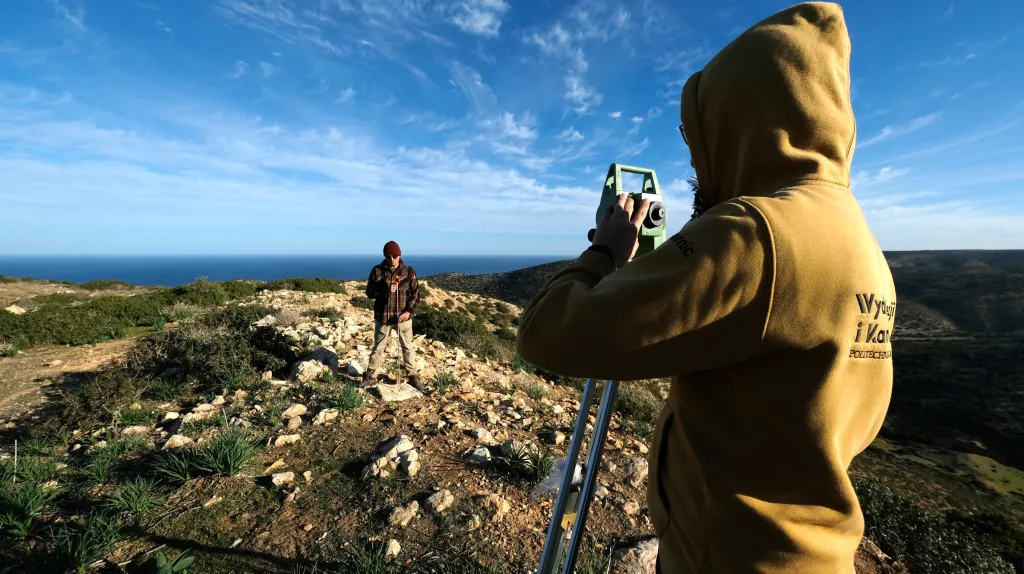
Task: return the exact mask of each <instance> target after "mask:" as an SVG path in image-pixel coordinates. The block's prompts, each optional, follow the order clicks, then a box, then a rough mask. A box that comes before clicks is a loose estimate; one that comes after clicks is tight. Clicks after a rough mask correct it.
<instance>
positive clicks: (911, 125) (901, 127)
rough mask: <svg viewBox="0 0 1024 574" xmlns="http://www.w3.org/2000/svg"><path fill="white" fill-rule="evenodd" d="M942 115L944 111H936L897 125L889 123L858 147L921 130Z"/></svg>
mask: <svg viewBox="0 0 1024 574" xmlns="http://www.w3.org/2000/svg"><path fill="white" fill-rule="evenodd" d="M941 116H942V112H935V113H932V114H928V115H926V116H920V117H917V118H914V119H912V120H910V121H908V122H906V123H902V124H896V125H887V126H885V127H883V128H882V130H881V131H880V132H878V134H876V135H874V136H872V137H870V138H868V139H866V140H864V141H863V142H861V143H858V144H857V147H858V148H864V147H868V146H872V145H875V144H877V143H879V142H883V141H885V140H888V139H891V138H894V137H899V136H903V135H906V134H909V133H912V132H916V131H917V130H920V129H922V128H926V127H928V126H930V125H932V124H933V123H935V121H936V120H938V119H939V118H940V117H941Z"/></svg>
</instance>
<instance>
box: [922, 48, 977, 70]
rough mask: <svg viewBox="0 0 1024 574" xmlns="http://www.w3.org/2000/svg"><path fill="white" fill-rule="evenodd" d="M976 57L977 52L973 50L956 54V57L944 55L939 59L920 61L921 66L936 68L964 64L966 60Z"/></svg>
mask: <svg viewBox="0 0 1024 574" xmlns="http://www.w3.org/2000/svg"><path fill="white" fill-rule="evenodd" d="M977 57H978V55H977V54H975V53H974V52H970V53H968V54H964V55H962V56H956V57H953V56H946V57H945V58H943V59H941V60H926V61H924V62H921V66H922V67H925V68H936V67H945V66H960V65H963V64H966V63H967V62H970V61H971V60H973V59H975V58H977Z"/></svg>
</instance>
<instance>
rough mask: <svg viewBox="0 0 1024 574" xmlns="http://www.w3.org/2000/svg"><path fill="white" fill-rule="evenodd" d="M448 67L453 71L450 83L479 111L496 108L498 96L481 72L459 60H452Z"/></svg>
mask: <svg viewBox="0 0 1024 574" xmlns="http://www.w3.org/2000/svg"><path fill="white" fill-rule="evenodd" d="M448 69H449V71H450V72H451V80H450V83H451V84H452V85H453V86H455V87H456V88H458V89H459V90H460V91H461V92H462V93H463V94H464V95H465V96H466V98H467V99H468V100H469V102H470V104H471V105H472V108H473V109H474V110H475V111H476V112H477V113H484V112H487V111H490V110H492V109H493V108H494V106H495V105H496V104H497V98H496V97H495V95H494V92H493V91H491V88H490V87H488V86H487V84H485V83H484V80H483V78H482V77H481V76H480V72H477V71H476V70H474V69H473V68H471V67H469V66H466V65H463V64H461V63H459V62H451V63H450V64H449V66H448Z"/></svg>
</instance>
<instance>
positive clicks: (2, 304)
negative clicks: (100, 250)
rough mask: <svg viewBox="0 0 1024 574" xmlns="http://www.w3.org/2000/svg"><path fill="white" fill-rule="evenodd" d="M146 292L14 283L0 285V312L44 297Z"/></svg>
mask: <svg viewBox="0 0 1024 574" xmlns="http://www.w3.org/2000/svg"><path fill="white" fill-rule="evenodd" d="M146 291H148V290H147V289H146V288H144V287H133V288H120V289H97V290H95V291H91V290H88V289H76V288H74V287H72V286H70V285H64V284H62V283H48V282H45V281H15V282H12V283H0V310H2V309H5V308H7V307H8V306H10V305H15V304H17V305H18V306H19V307H25V305H23V304H22V303H28V304H30V302H31V300H32V299H34V298H36V297H42V296H45V295H59V294H77V295H85V296H87V297H102V296H104V295H138V294H140V293H145V292H146Z"/></svg>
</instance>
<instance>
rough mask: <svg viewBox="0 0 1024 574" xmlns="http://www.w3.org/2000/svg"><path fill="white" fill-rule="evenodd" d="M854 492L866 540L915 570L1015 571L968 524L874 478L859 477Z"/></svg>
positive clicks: (956, 573)
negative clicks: (862, 519) (920, 503)
mask: <svg viewBox="0 0 1024 574" xmlns="http://www.w3.org/2000/svg"><path fill="white" fill-rule="evenodd" d="M854 488H855V489H856V491H857V497H858V499H859V500H860V504H861V508H862V509H863V512H864V521H865V536H867V537H869V538H871V539H872V540H873V541H875V543H877V544H878V547H879V548H880V549H881V550H882V551H883V552H885V553H886V554H888V555H889V556H892V557H893V558H895V559H896V560H899V561H900V562H902V563H903V564H905V565H906V566H907V568H908V569H909V570H910V572H942V573H943V574H988V573H991V574H996V573H999V574H1006V573H1008V572H1013V566H1011V565H1010V564H1009V563H1008V562H1007V561H1006V560H1004V559H1003V558H1002V557H1001V556H1000V555H999V552H998V551H997V550H996V549H995V548H993V547H992V546H991V545H990V544H988V543H987V542H986V541H985V540H984V538H983V536H982V535H980V534H979V533H978V532H976V531H975V530H974V529H973V528H970V527H969V526H967V525H966V524H964V523H963V522H962V521H958V520H956V519H953V520H950V519H948V518H946V517H945V516H943V515H941V514H936V513H932V512H929V511H926V510H924V509H923V508H921V507H920V506H918V505H917V504H916V503H915V502H913V501H912V500H909V499H907V498H904V497H902V496H899V495H897V494H895V493H894V492H893V491H891V490H889V489H888V488H886V487H885V486H882V485H881V484H879V483H877V482H874V481H872V480H866V479H856V480H855V481H854Z"/></svg>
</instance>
